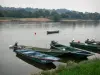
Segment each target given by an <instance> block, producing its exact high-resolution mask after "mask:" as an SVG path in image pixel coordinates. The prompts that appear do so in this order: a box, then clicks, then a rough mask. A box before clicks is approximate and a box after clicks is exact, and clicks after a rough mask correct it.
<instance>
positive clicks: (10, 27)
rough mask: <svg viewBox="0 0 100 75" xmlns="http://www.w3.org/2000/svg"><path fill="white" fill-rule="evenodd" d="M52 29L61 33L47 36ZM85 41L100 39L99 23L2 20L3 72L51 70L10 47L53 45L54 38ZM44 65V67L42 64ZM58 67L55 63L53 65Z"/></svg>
mask: <svg viewBox="0 0 100 75" xmlns="http://www.w3.org/2000/svg"><path fill="white" fill-rule="evenodd" d="M48 30H59V31H60V33H59V34H51V35H47V33H46V31H48ZM35 33H36V34H35ZM73 38H74V39H75V40H76V41H81V42H84V41H85V40H86V39H87V38H89V39H92V38H95V39H96V40H99V41H100V23H99V22H95V21H94V22H65V23H61V22H1V23H0V75H30V74H31V73H33V74H34V73H38V72H40V71H41V70H45V69H47V67H50V66H47V65H42V64H37V63H35V62H34V63H30V61H25V60H22V59H21V58H19V57H17V56H16V54H15V53H14V52H13V51H12V50H10V49H9V45H13V44H14V43H15V42H16V41H17V42H18V44H22V45H30V46H35V47H42V48H50V46H49V45H50V42H51V40H55V41H58V42H59V43H61V44H65V45H69V42H70V41H71V40H72V39H73ZM40 65H41V66H40ZM52 66H53V67H54V65H52Z"/></svg>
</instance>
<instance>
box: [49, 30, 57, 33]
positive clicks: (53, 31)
mask: <svg viewBox="0 0 100 75" xmlns="http://www.w3.org/2000/svg"><path fill="white" fill-rule="evenodd" d="M53 33H59V30H56V31H47V34H53Z"/></svg>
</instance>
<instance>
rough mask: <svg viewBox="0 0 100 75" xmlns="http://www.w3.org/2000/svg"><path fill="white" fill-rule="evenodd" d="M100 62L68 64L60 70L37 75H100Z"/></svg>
mask: <svg viewBox="0 0 100 75" xmlns="http://www.w3.org/2000/svg"><path fill="white" fill-rule="evenodd" d="M99 71H100V60H99V59H94V60H88V61H82V62H80V63H79V64H77V63H74V62H71V61H70V62H68V63H66V64H65V65H60V66H59V67H58V68H56V69H53V70H48V71H42V72H41V73H39V74H37V75H100V72H99Z"/></svg>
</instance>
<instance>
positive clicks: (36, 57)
mask: <svg viewBox="0 0 100 75" xmlns="http://www.w3.org/2000/svg"><path fill="white" fill-rule="evenodd" d="M15 52H16V54H17V55H20V56H23V57H25V58H27V59H30V60H33V61H35V62H39V63H42V64H47V63H52V62H54V61H58V60H59V58H57V57H53V56H50V55H47V54H43V53H40V52H36V51H33V50H16V51H15Z"/></svg>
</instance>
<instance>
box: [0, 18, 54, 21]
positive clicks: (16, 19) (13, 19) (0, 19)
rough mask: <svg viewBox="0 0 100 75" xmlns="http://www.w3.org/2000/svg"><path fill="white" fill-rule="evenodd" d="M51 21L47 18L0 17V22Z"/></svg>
mask: <svg viewBox="0 0 100 75" xmlns="http://www.w3.org/2000/svg"><path fill="white" fill-rule="evenodd" d="M18 21H21V22H51V21H52V20H50V19H48V18H0V22H18Z"/></svg>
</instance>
